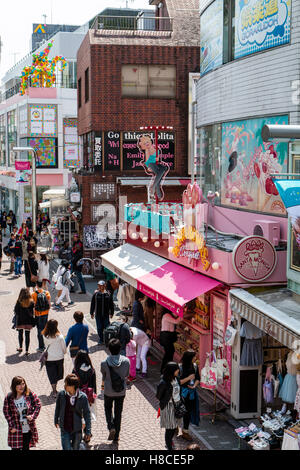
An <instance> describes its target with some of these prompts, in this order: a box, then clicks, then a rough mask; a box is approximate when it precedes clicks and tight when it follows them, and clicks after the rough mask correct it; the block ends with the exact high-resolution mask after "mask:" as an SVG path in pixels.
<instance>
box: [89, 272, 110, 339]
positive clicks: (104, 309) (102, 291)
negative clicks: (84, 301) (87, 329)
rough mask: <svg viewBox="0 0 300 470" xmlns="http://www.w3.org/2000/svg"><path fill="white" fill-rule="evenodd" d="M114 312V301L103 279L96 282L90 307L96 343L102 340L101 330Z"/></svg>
mask: <svg viewBox="0 0 300 470" xmlns="http://www.w3.org/2000/svg"><path fill="white" fill-rule="evenodd" d="M113 314H114V302H113V299H112V296H111V295H110V293H109V292H108V291H107V290H106V283H105V281H99V282H98V290H96V291H95V293H94V295H93V297H92V301H91V308H90V315H91V318H92V320H93V319H94V318H95V317H96V325H97V332H98V336H99V342H98V345H102V344H103V341H104V336H103V332H104V330H105V329H106V328H107V327H108V325H109V318H110V317H113Z"/></svg>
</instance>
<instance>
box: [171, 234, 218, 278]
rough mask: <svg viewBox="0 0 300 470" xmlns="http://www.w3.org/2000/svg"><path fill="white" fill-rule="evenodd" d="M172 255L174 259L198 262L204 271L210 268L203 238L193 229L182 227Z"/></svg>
mask: <svg viewBox="0 0 300 470" xmlns="http://www.w3.org/2000/svg"><path fill="white" fill-rule="evenodd" d="M172 253H173V255H174V256H176V258H188V260H189V262H191V261H192V260H195V261H200V262H201V263H202V266H203V269H204V271H207V270H208V269H209V268H210V260H209V258H208V248H207V246H206V243H205V240H204V237H203V235H202V234H201V233H200V232H198V230H196V229H195V228H194V227H188V228H185V227H183V228H182V229H181V230H180V232H179V233H178V235H177V237H176V240H175V246H174V248H173V250H172Z"/></svg>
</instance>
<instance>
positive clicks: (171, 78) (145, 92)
mask: <svg viewBox="0 0 300 470" xmlns="http://www.w3.org/2000/svg"><path fill="white" fill-rule="evenodd" d="M122 96H128V97H129V96H135V97H146V98H175V97H176V67H175V66H173V65H123V66H122Z"/></svg>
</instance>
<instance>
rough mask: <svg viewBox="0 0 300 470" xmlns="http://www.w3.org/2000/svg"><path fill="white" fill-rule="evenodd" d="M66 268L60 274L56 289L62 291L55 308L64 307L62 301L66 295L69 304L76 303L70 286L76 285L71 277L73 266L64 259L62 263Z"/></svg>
mask: <svg viewBox="0 0 300 470" xmlns="http://www.w3.org/2000/svg"><path fill="white" fill-rule="evenodd" d="M62 265H63V267H64V270H62V271H61V273H60V276H59V277H58V279H57V284H56V287H55V288H56V290H58V291H61V295H60V297H58V299H57V303H56V304H55V308H56V309H58V310H61V309H62V308H63V305H62V302H63V300H64V298H65V297H66V300H67V302H68V305H69V306H71V305H74V302H73V301H72V300H71V297H70V287H71V286H74V283H73V281H72V279H71V271H70V269H71V266H70V264H69V263H68V262H67V261H63V263H62Z"/></svg>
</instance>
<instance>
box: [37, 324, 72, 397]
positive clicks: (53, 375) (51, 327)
mask: <svg viewBox="0 0 300 470" xmlns="http://www.w3.org/2000/svg"><path fill="white" fill-rule="evenodd" d="M42 335H43V337H44V344H45V348H46V351H47V360H46V363H45V366H46V371H47V376H48V379H49V382H50V385H51V387H52V392H51V396H52V397H53V398H56V396H57V389H56V387H57V382H59V380H62V379H63V378H64V356H65V354H66V352H67V346H66V342H65V338H64V336H63V335H62V334H61V333H60V331H59V330H58V322H57V321H56V320H48V321H47V323H46V326H45V329H44V330H43V331H42Z"/></svg>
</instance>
